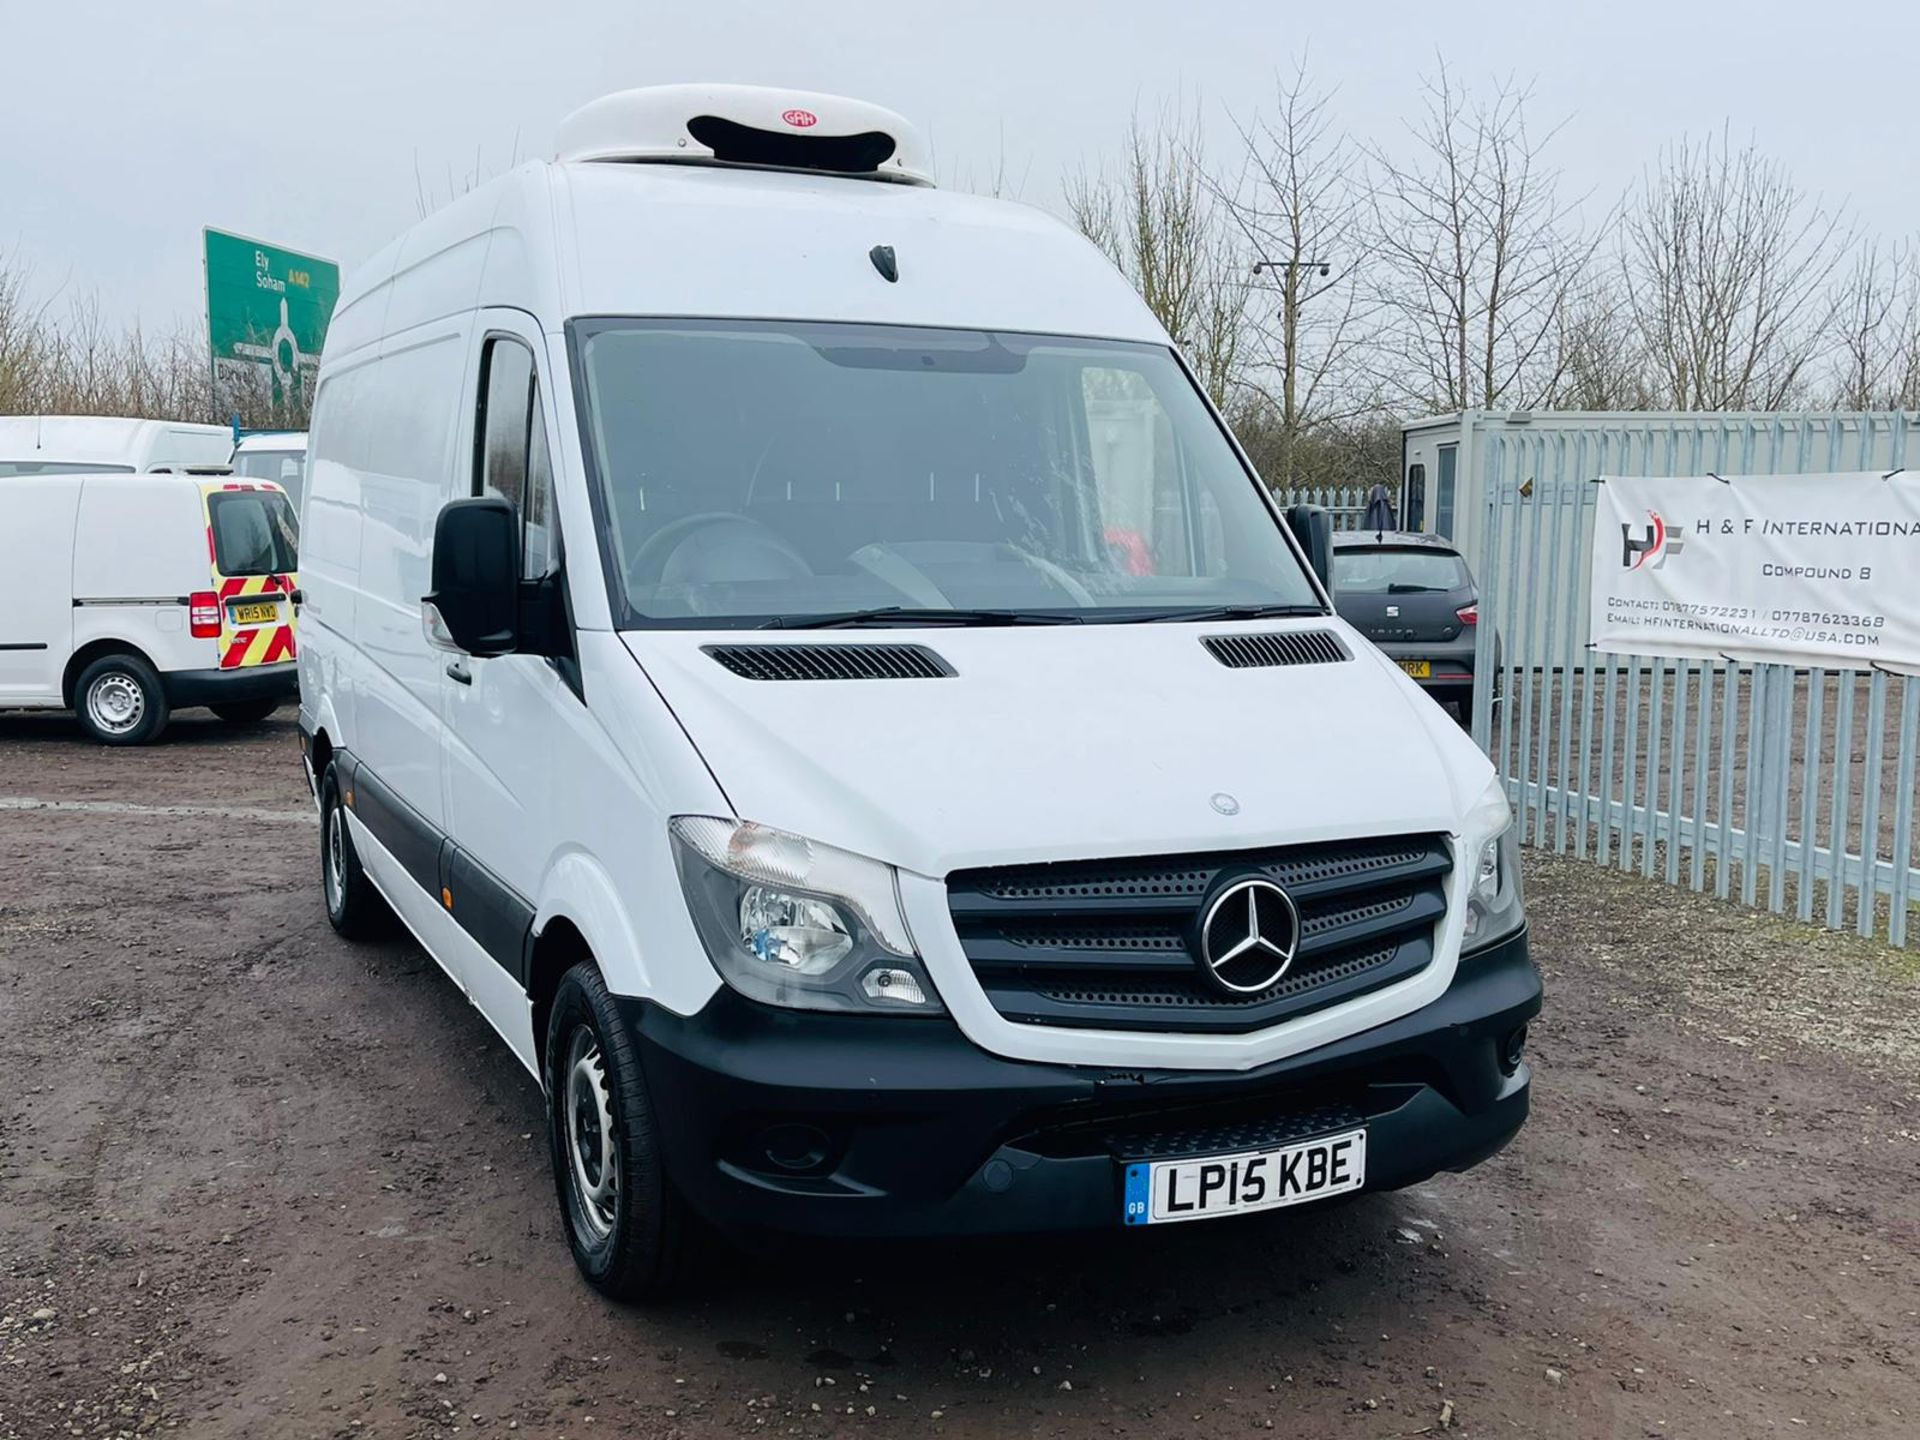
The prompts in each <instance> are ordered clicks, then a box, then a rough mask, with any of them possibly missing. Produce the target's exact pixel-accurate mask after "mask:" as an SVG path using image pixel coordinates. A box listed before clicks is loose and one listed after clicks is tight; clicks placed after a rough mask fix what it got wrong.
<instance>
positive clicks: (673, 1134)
mask: <svg viewBox="0 0 1920 1440" xmlns="http://www.w3.org/2000/svg"><path fill="white" fill-rule="evenodd" d="M620 1003H621V1005H622V1007H623V1009H624V1010H625V1012H626V1018H627V1021H628V1023H629V1024H630V1025H631V1027H632V1028H633V1031H634V1033H635V1034H636V1035H637V1037H638V1039H639V1042H640V1051H641V1063H642V1066H643V1068H644V1071H645V1074H646V1078H647V1083H648V1087H649V1089H650V1090H651V1092H652V1097H653V1105H654V1121H655V1126H656V1128H657V1130H658V1134H659V1141H660V1144H661V1147H662V1153H663V1155H664V1157H665V1160H666V1164H667V1169H668V1173H669V1175H670V1176H671V1177H672V1179H673V1182H674V1183H675V1184H676V1185H677V1186H678V1187H679V1189H680V1190H681V1191H682V1193H683V1194H684V1195H685V1196H686V1198H687V1199H688V1200H689V1201H690V1202H691V1203H692V1205H693V1206H694V1208H695V1209H696V1210H697V1211H698V1212H699V1213H701V1214H702V1215H704V1216H705V1217H706V1218H708V1219H709V1220H711V1221H713V1222H715V1223H716V1224H718V1225H720V1226H721V1227H722V1228H725V1229H730V1230H734V1231H771V1232H777V1233H788V1234H811V1235H830V1236H843V1237H856V1236H858V1237H867V1238H875V1237H882V1236H933V1235H967V1234H1003V1233H1027V1232H1039V1231H1048V1230H1094V1229H1119V1228H1121V1214H1122V1198H1121V1187H1122V1175H1123V1171H1124V1161H1126V1160H1129V1159H1133V1160H1138V1159H1147V1158H1151V1159H1165V1158H1168V1157H1169V1156H1171V1155H1175V1154H1218V1153H1225V1152H1229V1151H1233V1150H1244V1149H1247V1148H1251V1147H1250V1146H1249V1144H1248V1141H1247V1139H1246V1138H1245V1137H1247V1136H1249V1135H1255V1136H1259V1137H1261V1138H1260V1139H1259V1141H1258V1142H1257V1143H1258V1144H1260V1145H1264V1144H1267V1143H1284V1141H1285V1140H1286V1139H1292V1138H1298V1137H1304V1136H1307V1135H1313V1134H1319V1133H1325V1132H1329V1131H1333V1130H1337V1129H1344V1128H1350V1127H1351V1126H1352V1125H1354V1124H1355V1123H1364V1124H1366V1126H1367V1127H1368V1132H1369V1133H1368V1140H1367V1165H1368V1173H1367V1187H1366V1188H1368V1189H1370V1190H1391V1189H1396V1188H1399V1187H1401V1186H1405V1185H1411V1184H1415V1183H1417V1182H1419V1181H1421V1180H1424V1179H1426V1178H1428V1177H1429V1176H1431V1175H1433V1174H1435V1173H1436V1172H1438V1171H1441V1170H1464V1169H1466V1168H1467V1167H1469V1166H1471V1165H1474V1164H1476V1163H1478V1162H1479V1161H1481V1160H1484V1159H1486V1158H1487V1157H1488V1156H1490V1155H1492V1154H1494V1153H1495V1152H1497V1151H1498V1150H1500V1149H1501V1148H1502V1147H1503V1146H1504V1145H1506V1143H1507V1142H1508V1141H1509V1140H1511V1139H1512V1138H1513V1136H1514V1134H1515V1133H1516V1132H1517V1131H1518V1130H1519V1128H1520V1126H1521V1124H1522V1123H1523V1122H1524V1121H1525V1119H1526V1117H1527V1106H1528V1085H1529V1081H1530V1075H1529V1072H1528V1070H1527V1067H1526V1066H1525V1065H1524V1064H1518V1065H1513V1066H1509V1065H1508V1064H1506V1063H1505V1062H1503V1060H1502V1055H1503V1050H1504V1047H1505V1046H1506V1045H1507V1043H1508V1041H1509V1038H1510V1037H1511V1036H1513V1034H1514V1032H1516V1031H1517V1030H1519V1029H1520V1028H1521V1027H1522V1026H1524V1025H1525V1024H1526V1023H1527V1021H1528V1020H1529V1019H1531V1018H1532V1017H1533V1016H1534V1015H1535V1014H1537V1013H1538V1012H1539V1009H1540V977H1539V974H1538V972H1537V971H1536V970H1535V969H1534V967H1533V963H1532V960H1531V959H1530V958H1529V956H1528V952H1527V936H1526V932H1525V931H1524V930H1523V931H1521V932H1520V933H1519V934H1517V935H1515V936H1513V937H1512V938H1511V939H1509V940H1507V941H1505V942H1503V943H1501V944H1499V945H1497V946H1494V947H1492V948H1491V949H1489V950H1487V951H1485V952H1483V953H1481V954H1479V955H1476V956H1474V957H1472V958H1471V959H1468V960H1465V961H1463V962H1462V963H1461V967H1460V970H1459V973H1458V974H1457V975H1456V977H1455V979H1454V981H1453V984H1452V986H1451V987H1450V988H1449V989H1448V990H1447V991H1446V993H1445V994H1444V995H1442V996H1441V997H1440V998H1439V999H1438V1000H1435V1001H1434V1002H1433V1003H1432V1004H1430V1005H1428V1006H1425V1007H1424V1008H1422V1009H1420V1010H1418V1011H1416V1012H1415V1013H1413V1014H1411V1015H1406V1016H1403V1017H1401V1018H1400V1019H1398V1020H1395V1021H1392V1022H1390V1023H1388V1024H1385V1025H1381V1026H1378V1027H1376V1028H1375V1029H1372V1030H1368V1031H1365V1032H1364V1033H1362V1034H1359V1035H1352V1036H1349V1037H1347V1038H1346V1039H1344V1040H1340V1041H1336V1042H1335V1043H1333V1044H1330V1045H1325V1046H1322V1047H1320V1048H1319V1049H1317V1050H1313V1051H1310V1052H1308V1053H1306V1054H1303V1055H1296V1056H1292V1057H1289V1058H1288V1059H1285V1060H1281V1061H1278V1062H1275V1063H1274V1064H1271V1065H1266V1066H1262V1067H1260V1068H1258V1069H1255V1070H1250V1071H1241V1072H1218V1071H1186V1070H1133V1071H1129V1070H1118V1069H1111V1068H1100V1067H1081V1066H1067V1065H1041V1064H1033V1063H1029V1062H1025V1061H1015V1060H1005V1059H1001V1058H999V1057H998V1056H994V1055H990V1054H988V1053H986V1052H985V1051H983V1050H981V1049H980V1048H979V1047H977V1046H976V1045H974V1044H973V1043H972V1042H971V1041H969V1040H968V1039H967V1038H966V1037H965V1036H964V1035H962V1034H961V1033H960V1031H959V1029H958V1027H956V1026H955V1025H954V1024H953V1023H952V1022H951V1021H948V1020H909V1019H898V1018H892V1017H886V1018H882V1017H871V1016H836V1015H819V1014H804V1013H798V1012H791V1011H782V1010H776V1009H773V1008H770V1007H767V1006H762V1005H757V1004H754V1003H753V1002H751V1001H748V1000H744V999H742V998H740V997H739V996H737V995H735V994H734V993H733V992H731V991H727V990H723V991H721V992H720V993H719V994H718V995H717V996H716V997H715V998H714V1000H713V1001H712V1002H711V1003H710V1004H709V1005H707V1007H706V1008H705V1009H703V1010H702V1011H701V1012H700V1013H699V1014H697V1015H694V1016H691V1017H680V1016H676V1015H673V1014H670V1013H668V1012H667V1011H664V1010H661V1009H659V1008H658V1007H655V1006H650V1005H647V1004H645V1003H644V1002H642V1001H631V1000H623V1001H621V1002H620ZM1270 1137H1271V1138H1270ZM775 1155H777V1156H778V1157H779V1159H778V1160H776V1159H775V1158H774V1156H775Z"/></svg>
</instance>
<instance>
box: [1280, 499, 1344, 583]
mask: <svg viewBox="0 0 1920 1440" xmlns="http://www.w3.org/2000/svg"><path fill="white" fill-rule="evenodd" d="M1287 528H1288V529H1289V530H1291V531H1293V538H1294V539H1296V540H1298V541H1299V542H1300V548H1301V549H1302V550H1304V551H1305V552H1306V556H1307V563H1308V564H1309V565H1311V566H1312V567H1313V573H1314V574H1316V575H1318V576H1319V577H1320V583H1321V584H1322V585H1324V586H1326V588H1327V593H1328V594H1329V595H1331V594H1332V593H1333V512H1332V511H1330V510H1328V509H1327V507H1326V506H1324V505H1289V506H1288V507H1287Z"/></svg>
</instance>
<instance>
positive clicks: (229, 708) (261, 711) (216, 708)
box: [207, 700, 280, 725]
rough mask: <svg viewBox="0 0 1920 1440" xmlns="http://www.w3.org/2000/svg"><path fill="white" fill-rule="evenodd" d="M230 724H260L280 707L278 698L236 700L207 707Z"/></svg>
mask: <svg viewBox="0 0 1920 1440" xmlns="http://www.w3.org/2000/svg"><path fill="white" fill-rule="evenodd" d="M207 708H208V709H209V710H211V711H213V713H214V714H216V715H218V716H219V717H220V718H221V719H222V720H224V721H226V722H227V723H228V724H229V725H258V724H259V723H260V722H261V721H262V720H264V719H266V718H267V717H268V716H269V715H271V714H273V712H274V711H276V710H278V709H279V708H280V702H279V701H278V700H234V701H231V702H229V703H228V704H225V705H209V706H208V707H207Z"/></svg>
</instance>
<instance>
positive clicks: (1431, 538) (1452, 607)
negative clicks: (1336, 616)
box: [1333, 530, 1480, 721]
mask: <svg viewBox="0 0 1920 1440" xmlns="http://www.w3.org/2000/svg"><path fill="white" fill-rule="evenodd" d="M1333 603H1334V608H1335V609H1336V610H1338V611H1339V612H1340V616H1341V618H1342V619H1344V620H1345V621H1346V622H1347V623H1348V624H1349V625H1351V626H1353V627H1354V629H1356V630H1358V631H1359V632H1360V633H1361V634H1362V635H1364V636H1366V637H1367V638H1368V639H1369V640H1371V641H1373V643H1374V644H1376V645H1378V646H1379V647H1380V648H1381V649H1382V650H1383V651H1385V652H1386V653H1387V655H1388V656H1389V657H1390V658H1392V659H1393V660H1396V661H1398V662H1399V665H1400V668H1401V669H1402V670H1405V671H1406V672H1407V674H1408V675H1410V676H1411V677H1412V678H1413V679H1414V680H1415V681H1416V682H1418V684H1419V685H1420V686H1421V688H1422V689H1424V690H1425V691H1426V692H1427V693H1428V694H1429V695H1431V696H1433V698H1434V699H1436V700H1438V701H1440V702H1441V703H1443V704H1445V703H1447V702H1452V703H1454V704H1456V705H1458V706H1459V713H1460V718H1461V720H1462V721H1465V720H1467V719H1469V718H1470V717H1471V716H1472V714H1473V646H1474V637H1475V635H1476V634H1477V627H1478V626H1479V623H1480V592H1479V591H1478V590H1477V589H1475V588H1474V583H1473V575H1472V572H1470V571H1469V570H1468V569H1467V562H1466V561H1465V560H1464V559H1462V558H1461V556H1460V552H1459V551H1458V550H1455V549H1454V548H1453V546H1451V545H1450V544H1448V543H1447V542H1446V541H1445V540H1443V539H1441V538H1440V537H1439V536H1437V535H1416V534H1409V533H1407V532H1404V531H1395V530H1387V531H1373V530H1367V531H1343V532H1341V533H1339V534H1336V535H1335V536H1334V537H1333Z"/></svg>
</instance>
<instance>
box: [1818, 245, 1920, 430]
mask: <svg viewBox="0 0 1920 1440" xmlns="http://www.w3.org/2000/svg"><path fill="white" fill-rule="evenodd" d="M1834 312H1835V313H1834V330H1835V335H1836V345H1835V350H1836V355H1835V366H1834V369H1835V374H1834V381H1833V391H1832V401H1833V404H1834V405H1835V406H1836V407H1838V408H1839V409H1842V410H1911V409H1915V408H1920V253H1917V252H1916V251H1915V250H1914V249H1913V247H1912V246H1911V245H1895V246H1894V247H1892V248H1891V249H1887V248H1884V247H1883V246H1882V245H1881V244H1880V243H1879V242H1878V241H1870V242H1869V243H1867V244H1866V245H1864V246H1862V247H1861V248H1860V250H1859V252H1858V253H1857V254H1856V255H1855V256H1854V258H1853V264H1852V265H1851V266H1850V267H1849V268H1848V270H1847V271H1846V272H1845V274H1844V275H1843V276H1842V277H1841V280H1840V284H1839V288H1838V293H1837V295H1836V297H1835V301H1834Z"/></svg>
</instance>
